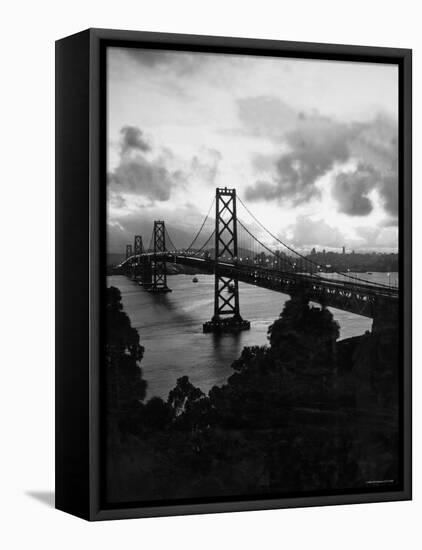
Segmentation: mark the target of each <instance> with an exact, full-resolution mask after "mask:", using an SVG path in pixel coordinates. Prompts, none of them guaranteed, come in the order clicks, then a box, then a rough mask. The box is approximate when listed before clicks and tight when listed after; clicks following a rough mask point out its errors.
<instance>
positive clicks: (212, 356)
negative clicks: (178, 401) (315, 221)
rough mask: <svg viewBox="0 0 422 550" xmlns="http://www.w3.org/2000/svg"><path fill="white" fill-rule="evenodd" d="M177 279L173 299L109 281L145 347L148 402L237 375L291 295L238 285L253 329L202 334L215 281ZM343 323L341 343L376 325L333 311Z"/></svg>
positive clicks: (377, 277) (381, 276) (172, 281)
mask: <svg viewBox="0 0 422 550" xmlns="http://www.w3.org/2000/svg"><path fill="white" fill-rule="evenodd" d="M358 276H359V277H362V278H365V279H367V280H372V281H377V282H382V283H385V284H389V282H390V284H391V285H393V284H396V283H397V274H396V273H393V274H390V277H389V276H388V274H387V273H373V274H371V275H368V274H362V275H361V274H359V275H358ZM198 279H199V282H198V283H193V282H192V275H172V276H170V277H168V285H169V287H170V288H171V289H172V290H173V292H170V293H168V294H162V295H153V294H150V293H149V292H146V291H145V290H143V288H142V287H140V286H139V285H138V284H137V283H135V282H133V281H130V280H129V279H128V278H126V277H124V276H111V277H107V284H108V286H115V287H117V288H118V289H119V290H120V292H121V293H122V302H123V307H124V311H125V312H126V313H127V315H128V316H129V318H130V320H131V323H132V326H133V327H135V328H136V329H137V330H138V332H139V336H140V342H141V344H142V345H143V346H144V347H145V354H144V358H143V359H142V363H141V366H142V371H143V377H144V378H145V380H147V382H148V393H147V398H150V397H152V396H154V395H158V396H160V397H163V398H167V395H168V392H169V391H170V390H171V389H172V388H173V387H174V386H175V384H176V380H177V378H179V377H180V376H183V375H187V376H189V379H190V380H191V382H192V383H193V384H194V385H195V386H198V387H200V388H201V389H202V390H203V391H204V392H207V391H208V390H209V389H210V388H211V387H212V386H214V385H221V384H223V383H224V382H225V381H226V379H227V378H228V376H230V375H231V374H232V373H233V370H232V369H231V368H230V365H231V363H232V361H233V360H234V359H236V358H237V357H238V356H239V355H240V352H241V351H242V348H243V347H244V346H250V345H256V344H257V345H263V344H266V343H267V330H268V326H269V325H270V324H271V323H272V322H273V321H274V320H275V319H276V318H277V317H278V316H279V314H280V312H281V310H282V309H283V306H284V303H285V302H286V300H288V299H289V298H288V296H285V295H284V294H280V293H278V292H273V291H271V290H266V289H262V288H258V287H254V286H252V285H246V284H243V283H239V294H240V311H241V314H242V316H243V318H244V319H248V320H249V321H250V322H251V330H248V331H244V332H241V333H239V334H224V335H219V336H217V335H215V334H203V332H202V323H204V322H205V321H209V320H210V319H211V317H212V314H213V307H214V277H213V276H212V275H198ZM331 311H332V312H333V314H334V317H335V319H336V320H337V321H338V322H339V323H340V331H341V334H340V338H348V337H350V336H357V335H359V334H363V333H364V332H365V331H366V330H369V329H370V328H371V324H372V320H371V319H367V318H365V317H360V316H358V315H354V314H352V313H347V312H344V311H340V310H337V309H331Z"/></svg>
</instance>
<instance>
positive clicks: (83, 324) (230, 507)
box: [56, 29, 412, 520]
mask: <svg viewBox="0 0 422 550" xmlns="http://www.w3.org/2000/svg"><path fill="white" fill-rule="evenodd" d="M110 45H114V46H117V45H118V46H125V47H143V48H156V49H167V50H188V51H196V52H214V53H217V52H220V53H238V54H244V55H249V54H253V55H262V56H265V55H271V56H288V57H296V58H306V59H325V60H342V61H360V62H371V63H395V64H397V65H398V67H399V209H400V217H399V220H400V221H399V250H400V281H401V299H400V304H401V305H400V316H401V325H400V332H401V343H402V348H401V357H402V365H401V367H402V373H401V374H402V376H401V387H400V390H401V398H402V405H403V406H402V407H401V410H402V414H401V418H400V423H401V428H402V441H401V443H402V474H403V477H402V486H401V488H400V490H394V491H391V490H385V491H382V492H380V491H374V490H372V489H368V491H367V492H360V493H359V494H357V493H352V492H351V493H344V494H340V495H339V494H326V495H320V496H300V497H288V498H260V499H259V500H250V499H249V500H248V499H247V498H245V499H237V500H224V501H223V500H218V501H211V500H209V501H207V502H191V503H186V502H184V503H160V504H155V505H146V506H139V505H137V504H136V503H133V505H130V506H129V505H128V506H126V505H125V506H114V507H107V506H105V505H104V503H103V499H102V490H101V487H102V483H101V464H102V454H103V453H104V448H103V441H102V440H103V438H102V435H101V434H102V422H101V415H100V405H101V403H100V401H101V398H100V396H101V376H100V361H101V350H102V336H103V334H104V326H103V317H104V316H103V315H102V296H103V292H104V284H105V283H104V280H105V247H104V242H105V189H106V180H105V178H106V172H105V155H106V148H105V135H106V127H105V116H104V114H105V100H106V86H105V80H104V75H105V55H104V53H105V48H106V47H107V46H110ZM411 178H412V52H411V50H409V49H396V48H380V47H366V46H348V45H334V44H315V43H304V42H285V41H276V40H256V39H243V38H227V37H213V36H196V35H183V34H164V33H150V32H137V31H120V30H106V29H88V30H85V31H83V32H81V33H78V34H75V35H73V36H69V37H66V38H64V39H62V40H59V41H57V42H56V508H58V509H59V510H63V511H65V512H68V513H71V514H74V515H76V516H79V517H81V518H84V519H87V520H108V519H119V518H136V517H151V516H170V515H185V514H202V513H214V512H230V511H242V510H262V509H274V508H287V507H304V506H321V505H334V504H351V503H363V502H383V501H393V500H395V501H397V500H409V499H411V498H412V448H411V433H412V413H411V411H412V402H411V285H412V280H411Z"/></svg>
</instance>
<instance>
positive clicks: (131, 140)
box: [120, 126, 151, 155]
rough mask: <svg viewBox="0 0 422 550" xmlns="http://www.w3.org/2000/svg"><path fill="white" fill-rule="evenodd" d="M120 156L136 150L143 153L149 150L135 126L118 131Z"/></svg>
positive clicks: (124, 127)
mask: <svg viewBox="0 0 422 550" xmlns="http://www.w3.org/2000/svg"><path fill="white" fill-rule="evenodd" d="M120 135H121V142H120V143H121V151H122V154H123V155H125V154H126V153H128V152H130V151H133V150H138V151H142V152H144V153H146V152H148V151H150V150H151V146H150V144H149V143H148V141H147V139H146V138H145V136H144V134H143V133H142V131H141V130H140V129H139V128H137V127H136V126H123V128H122V129H121V130H120Z"/></svg>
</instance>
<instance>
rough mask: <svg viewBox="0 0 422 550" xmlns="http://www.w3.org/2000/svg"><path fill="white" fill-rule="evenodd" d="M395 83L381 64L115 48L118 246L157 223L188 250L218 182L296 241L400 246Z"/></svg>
mask: <svg viewBox="0 0 422 550" xmlns="http://www.w3.org/2000/svg"><path fill="white" fill-rule="evenodd" d="M251 75H253V78H251ZM397 78H398V74H397V66H393V65H384V64H382V65H381V64H364V63H351V62H347V63H346V62H345V63H343V62H337V61H335V62H331V61H317V60H298V59H288V58H262V57H256V56H255V57H252V56H234V55H221V54H199V53H189V52H170V51H159V50H142V49H124V48H109V49H108V90H107V91H108V165H107V171H108V235H109V238H108V250H109V252H121V251H122V250H123V247H124V245H125V244H126V243H128V242H132V239H133V235H134V234H136V233H141V234H144V235H145V238H148V237H149V235H150V233H151V230H152V222H153V220H154V219H165V220H166V223H167V224H168V226H169V228H171V234H172V235H174V238H175V240H177V243H176V244H178V246H180V247H183V246H186V245H187V244H188V242H189V240H190V238H191V237H192V234H193V233H194V232H196V230H197V229H198V227H199V225H200V223H201V221H202V219H203V217H204V215H205V214H206V212H207V210H208V207H209V205H210V204H211V201H212V198H213V195H214V193H215V187H217V186H219V187H225V186H227V187H235V188H236V189H237V191H238V194H239V195H240V196H241V197H242V199H243V200H244V201H245V202H246V203H247V204H248V207H250V208H251V210H252V211H253V212H254V214H255V215H256V216H257V217H258V218H259V219H261V220H262V221H265V225H266V226H267V227H269V228H270V229H271V231H272V232H273V233H274V234H276V235H277V236H278V237H280V238H281V239H282V240H284V241H287V242H288V243H289V244H291V245H292V246H294V247H295V248H297V249H299V250H307V251H310V250H311V249H312V248H314V247H315V248H316V249H317V250H322V249H323V248H325V249H326V250H327V251H328V250H339V251H341V250H342V247H343V246H345V247H346V249H349V250H352V249H354V250H355V251H356V252H362V251H372V250H374V251H385V252H390V251H397V248H398V228H397V217H398V143H397V140H398V135H397V128H398V111H397V105H398V84H397V82H398V80H397ZM266 243H267V244H269V245H271V246H273V245H274V243H271V242H269V241H266Z"/></svg>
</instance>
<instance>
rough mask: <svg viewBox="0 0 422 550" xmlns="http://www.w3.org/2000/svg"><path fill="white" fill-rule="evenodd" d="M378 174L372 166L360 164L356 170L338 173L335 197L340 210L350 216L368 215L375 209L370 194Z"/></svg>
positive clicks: (334, 188)
mask: <svg viewBox="0 0 422 550" xmlns="http://www.w3.org/2000/svg"><path fill="white" fill-rule="evenodd" d="M377 178H378V174H377V172H376V170H375V169H374V168H373V167H372V166H368V165H364V164H359V165H358V166H357V168H356V170H354V171H351V172H341V173H340V174H338V176H337V177H336V180H335V184H334V186H333V192H332V193H333V197H334V198H335V199H336V201H337V203H338V205H339V208H338V210H339V212H342V213H343V214H348V215H349V216H366V215H367V214H370V212H371V211H372V209H373V205H372V201H371V200H370V198H369V197H368V194H369V192H370V191H372V189H373V188H374V187H375V186H376V183H377Z"/></svg>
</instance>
